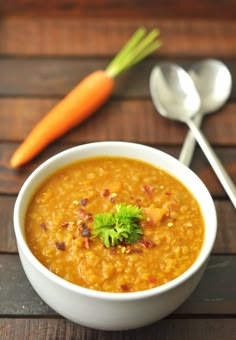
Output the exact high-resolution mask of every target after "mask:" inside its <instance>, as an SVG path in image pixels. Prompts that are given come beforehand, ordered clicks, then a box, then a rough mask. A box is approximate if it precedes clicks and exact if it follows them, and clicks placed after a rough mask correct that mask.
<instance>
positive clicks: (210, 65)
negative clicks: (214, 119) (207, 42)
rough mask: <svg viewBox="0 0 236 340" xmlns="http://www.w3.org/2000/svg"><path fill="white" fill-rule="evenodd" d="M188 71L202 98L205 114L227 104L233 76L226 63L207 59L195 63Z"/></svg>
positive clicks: (202, 109)
mask: <svg viewBox="0 0 236 340" xmlns="http://www.w3.org/2000/svg"><path fill="white" fill-rule="evenodd" d="M188 73H189V74H190V76H191V78H192V80H193V82H194V85H195V87H196V89H197V91H198V94H199V96H200V98H201V111H202V112H203V113H204V114H205V113H212V112H214V111H216V110H218V109H219V108H220V107H222V106H223V105H224V104H225V102H226V101H227V99H228V98H229V95H230V92H231V89H232V78H231V74H230V72H229V70H228V68H227V67H226V65H225V64H224V63H222V62H221V61H220V60H216V59H205V60H202V61H199V62H196V63H194V64H193V65H192V66H191V68H190V69H189V70H188Z"/></svg>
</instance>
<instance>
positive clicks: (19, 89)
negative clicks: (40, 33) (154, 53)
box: [0, 57, 236, 100]
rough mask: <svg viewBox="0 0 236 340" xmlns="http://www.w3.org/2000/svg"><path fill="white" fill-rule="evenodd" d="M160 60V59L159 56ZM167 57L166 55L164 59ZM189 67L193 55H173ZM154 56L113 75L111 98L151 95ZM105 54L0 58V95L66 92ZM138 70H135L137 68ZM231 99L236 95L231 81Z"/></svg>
mask: <svg viewBox="0 0 236 340" xmlns="http://www.w3.org/2000/svg"><path fill="white" fill-rule="evenodd" d="M160 60H161V59H160ZM165 60H166V59H165ZM172 61H173V62H177V63H179V64H180V65H182V66H183V67H186V68H188V67H189V66H190V64H191V63H193V62H194V61H195V59H194V60H193V59H192V60H190V59H182V58H181V59H177V58H176V59H173V60H172ZM156 62H157V60H156V59H155V58H154V57H150V58H149V59H146V60H144V61H143V62H142V63H141V64H139V65H137V66H135V67H134V68H133V69H131V70H128V71H126V72H125V73H124V74H122V75H121V76H120V77H118V78H117V79H116V86H115V90H114V93H113V98H117V97H118V98H120V97H122V98H139V99H143V98H150V91H149V78H150V73H151V70H152V68H153V67H154V66H155V65H156ZM225 63H226V64H227V65H228V67H229V70H230V72H231V74H232V77H233V79H235V78H236V61H235V60H225ZM107 64H108V59H107V58H101V59H99V58H86V59H83V58H82V59H74V58H63V59H61V58H44V59H42V58H39V57H38V58H37V57H35V58H23V57H22V58H16V59H15V58H6V57H4V58H1V59H0V70H1V82H0V97H3V96H5V97H9V96H10V97H12V96H29V97H46V98H48V97H57V98H60V97H62V96H64V95H66V94H67V93H68V92H69V91H70V90H71V89H72V88H73V87H74V86H75V85H76V84H77V83H78V82H79V81H80V80H81V79H82V78H84V77H85V76H86V75H88V74H89V73H90V72H92V71H94V70H97V69H103V68H105V67H106V66H107ZM137 70H138V71H137ZM230 98H231V100H235V99H236V85H235V84H233V88H232V93H231V97H230Z"/></svg>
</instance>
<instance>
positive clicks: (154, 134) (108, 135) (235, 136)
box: [0, 97, 236, 146]
mask: <svg viewBox="0 0 236 340" xmlns="http://www.w3.org/2000/svg"><path fill="white" fill-rule="evenodd" d="M57 102H58V99H51V98H43V99H38V98H22V97H20V98H18V97H14V98H0V121H1V124H0V140H2V141H14V142H15V141H17V142H20V141H22V140H23V139H24V138H25V137H26V136H27V134H28V133H29V131H30V130H31V129H32V128H33V127H34V126H35V125H36V123H37V122H38V121H39V120H40V119H41V118H42V117H43V116H44V115H45V114H46V113H47V112H48V111H49V110H50V109H51V108H52V107H53V106H54V105H55V104H56V103H57ZM235 111H236V103H234V102H233V103H228V104H227V105H226V106H225V107H224V109H222V110H221V112H219V113H218V114H214V115H213V114H212V115H209V116H207V117H205V119H204V124H203V126H202V129H203V132H204V133H205V134H206V136H207V138H208V139H209V141H210V142H211V143H212V144H218V145H222V146H223V145H224V146H227V145H229V146H230V145H234V144H235V145H236V133H235V125H234V123H233V122H234V119H235ZM12 122H14V124H12ZM114 126H115V127H116V129H113V128H112V127H114ZM185 135H186V127H185V126H184V124H178V123H173V122H171V121H169V120H167V119H165V118H163V117H162V116H161V115H159V114H158V113H157V111H156V109H155V107H154V105H153V103H152V101H151V99H147V100H145V99H144V100H138V99H137V100H125V101H124V100H122V101H121V100H109V101H108V102H107V103H106V104H105V105H104V106H103V107H102V108H101V109H99V110H98V111H97V112H96V113H95V114H94V115H93V116H92V117H91V118H89V119H87V120H86V121H85V122H84V123H83V124H81V125H79V126H78V127H76V128H74V129H73V130H71V131H70V132H69V133H67V134H66V135H65V136H64V137H63V138H61V139H60V140H61V141H62V140H63V142H67V143H75V144H76V143H77V144H78V143H80V141H91V140H97V139H102V138H104V139H112V138H113V139H115V140H118V139H120V138H122V139H124V140H137V141H139V142H144V143H157V144H170V145H172V144H173V145H176V144H179V145H181V144H182V143H183V141H184V138H185Z"/></svg>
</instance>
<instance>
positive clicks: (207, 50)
mask: <svg viewBox="0 0 236 340" xmlns="http://www.w3.org/2000/svg"><path fill="white" fill-rule="evenodd" d="M232 1H233V0H232ZM5 3H6V4H7V3H9V2H5ZM127 3H129V2H127ZM162 4H164V2H163V3H162ZM187 4H188V2H187V1H186V6H187ZM160 5H161V4H160V3H159V4H158V6H157V7H158V13H159V6H160ZM0 6H1V5H0ZM235 7H236V5H235ZM178 8H180V7H179V6H176V11H178ZM211 8H212V9H214V8H216V4H215V3H214V6H211ZM96 10H97V9H96ZM181 12H182V9H181ZM211 13H212V11H211ZM207 15H208V14H207ZM232 15H233V12H232ZM177 16H178V19H177V20H173V19H168V18H167V19H163V18H161V16H160V15H158V16H157V17H156V16H155V18H148V19H147V18H144V15H143V5H142V17H141V18H137V17H136V16H135V18H132V20H130V18H124V17H122V18H114V17H110V18H109V17H108V18H105V19H104V18H100V17H99V15H97V16H96V18H92V19H91V18H84V17H81V18H79V20H78V16H77V15H76V16H69V17H64V16H63V17H61V16H59V17H47V16H38V15H37V16H34V17H32V16H23V17H22V16H12V13H11V16H9V17H2V18H1V17H0V36H1V42H0V55H13V56H15V55H25V56H26V55H27V56H32V55H39V54H40V55H44V56H47V55H49V56H52V55H54V56H56V55H58V56H65V55H71V56H86V57H88V56H92V55H93V56H94V55H96V56H104V55H107V56H109V57H112V56H113V55H114V54H115V53H116V52H117V51H118V50H119V49H120V48H121V46H123V45H124V43H125V42H126V41H127V40H128V39H129V37H130V36H131V35H132V34H133V32H134V31H135V30H136V29H137V27H139V26H145V27H147V28H148V29H151V28H153V27H158V28H160V31H161V39H162V41H163V46H162V47H161V49H160V50H159V51H158V52H157V53H156V55H157V58H159V57H158V56H164V57H166V56H171V57H174V58H176V57H180V56H181V57H183V56H188V57H189V56H194V57H203V56H214V57H219V58H220V57H221V58H222V57H234V56H235V53H236V44H235V42H236V38H235V37H236V23H235V20H232V21H222V20H221V19H222V17H220V18H219V19H218V20H217V19H215V18H214V20H210V21H209V20H207V19H204V16H203V17H202V18H200V19H195V20H191V19H190V17H187V18H185V19H182V16H179V15H177ZM29 37H30V38H29ZM94 41H96V44H94Z"/></svg>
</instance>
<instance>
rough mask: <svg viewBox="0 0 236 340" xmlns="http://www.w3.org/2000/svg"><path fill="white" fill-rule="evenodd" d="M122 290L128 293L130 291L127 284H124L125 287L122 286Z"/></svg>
mask: <svg viewBox="0 0 236 340" xmlns="http://www.w3.org/2000/svg"><path fill="white" fill-rule="evenodd" d="M120 288H121V290H123V291H124V292H128V291H129V290H130V289H129V286H128V285H127V284H123V285H120Z"/></svg>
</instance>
